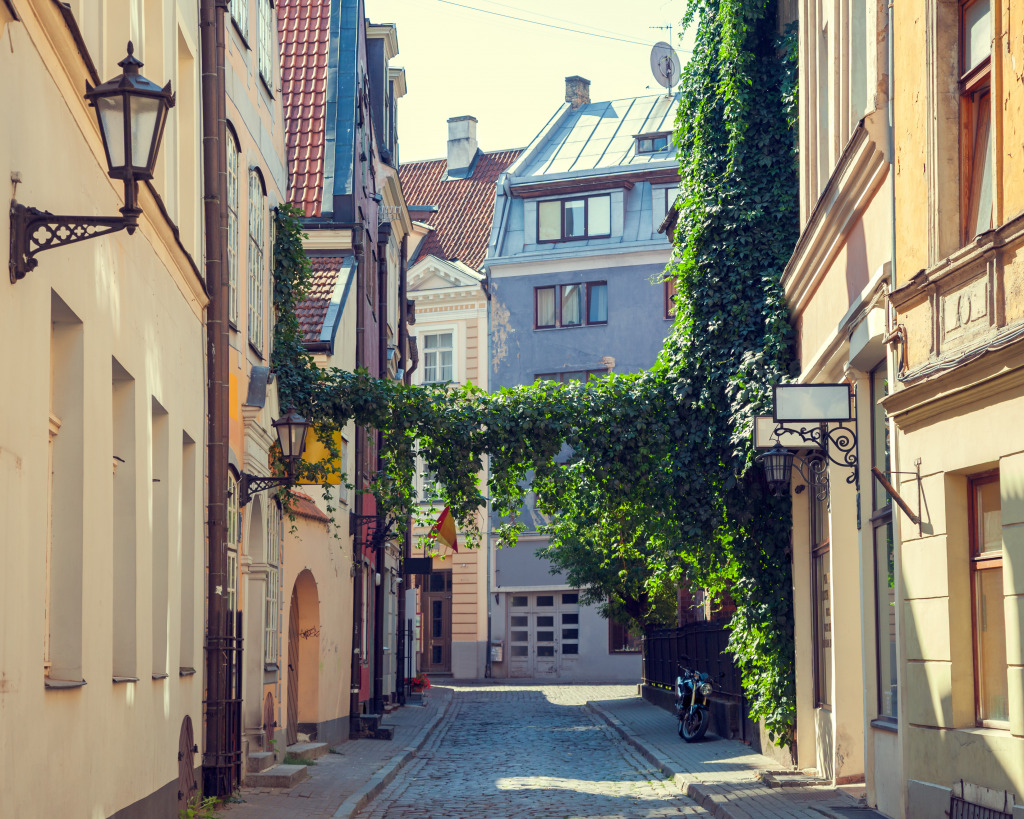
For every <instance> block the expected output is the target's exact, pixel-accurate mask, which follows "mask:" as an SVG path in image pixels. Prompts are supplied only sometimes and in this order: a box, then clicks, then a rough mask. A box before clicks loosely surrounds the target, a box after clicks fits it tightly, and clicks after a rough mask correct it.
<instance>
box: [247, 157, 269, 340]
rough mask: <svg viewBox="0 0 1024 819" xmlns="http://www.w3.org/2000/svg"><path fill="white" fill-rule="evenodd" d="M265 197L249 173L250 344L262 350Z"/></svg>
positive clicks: (254, 173)
mask: <svg viewBox="0 0 1024 819" xmlns="http://www.w3.org/2000/svg"><path fill="white" fill-rule="evenodd" d="M266 210H267V207H266V194H265V193H264V192H263V180H261V179H260V175H259V172H258V171H257V170H255V169H253V170H251V171H249V287H248V297H249V325H248V327H249V343H250V344H251V345H252V346H253V347H255V348H256V349H257V350H258V351H262V349H263V278H264V276H265V275H266V274H265V271H264V268H263V242H264V239H265V235H266V230H265V227H266V218H267V214H266Z"/></svg>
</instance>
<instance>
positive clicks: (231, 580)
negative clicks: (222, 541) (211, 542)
mask: <svg viewBox="0 0 1024 819" xmlns="http://www.w3.org/2000/svg"><path fill="white" fill-rule="evenodd" d="M226 566H227V569H226V573H227V580H226V582H225V584H224V586H225V588H224V593H225V596H226V597H227V601H228V612H229V613H231V614H234V613H235V612H236V611H238V550H237V549H232V548H231V547H230V546H229V547H228V559H227V564H226Z"/></svg>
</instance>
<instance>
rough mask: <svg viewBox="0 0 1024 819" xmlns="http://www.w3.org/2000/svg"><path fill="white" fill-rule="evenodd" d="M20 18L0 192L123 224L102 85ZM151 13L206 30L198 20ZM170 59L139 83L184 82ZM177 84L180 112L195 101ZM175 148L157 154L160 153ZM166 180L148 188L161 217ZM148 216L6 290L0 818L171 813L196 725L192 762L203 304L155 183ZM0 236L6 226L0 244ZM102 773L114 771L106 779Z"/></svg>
mask: <svg viewBox="0 0 1024 819" xmlns="http://www.w3.org/2000/svg"><path fill="white" fill-rule="evenodd" d="M151 5H153V4H151ZM16 6H17V10H18V12H19V15H20V16H21V18H22V19H21V21H20V22H8V23H7V25H6V27H5V30H4V41H5V47H4V48H3V49H0V75H2V76H3V77H4V78H5V82H4V83H2V84H0V101H2V104H3V106H4V109H5V110H7V111H10V112H20V113H19V114H18V115H14V116H10V117H8V118H7V119H6V121H5V127H4V128H3V129H2V133H0V167H2V168H3V172H4V174H5V178H8V177H9V175H10V174H11V173H18V174H20V177H21V180H22V181H21V184H20V185H18V190H17V194H16V195H17V199H18V200H19V201H20V202H22V203H24V204H27V205H31V206H35V207H40V208H44V209H48V210H52V211H54V212H57V213H66V214H76V215H103V216H115V215H117V211H118V208H119V207H121V205H122V204H123V200H122V197H123V189H122V186H121V183H114V182H113V181H112V180H110V179H109V178H108V176H107V174H106V165H105V161H104V159H103V155H102V148H101V144H100V139H99V133H98V130H97V128H96V125H95V120H94V118H93V113H92V111H91V110H90V109H89V108H88V107H87V105H86V103H85V101H84V100H83V99H82V96H81V94H82V91H83V90H84V88H85V81H86V79H90V80H91V81H92V82H94V83H95V81H96V78H94V77H93V78H90V77H89V76H88V73H87V68H86V63H85V61H84V59H83V58H82V56H81V55H80V53H79V51H78V49H77V47H76V45H75V43H74V40H73V38H72V36H71V33H70V31H69V29H68V27H67V24H66V23H65V21H64V19H63V18H62V17H61V15H60V14H59V11H58V9H57V7H56V4H53V3H49V2H34V0H28V1H27V2H18V3H17V4H16ZM76 6H78V7H79V8H78V11H79V12H83V11H84V10H85V7H82V6H81V4H76ZM156 6H157V7H158V8H160V9H161V10H162V13H165V14H166V16H167V17H168V18H170V17H171V16H175V17H176V19H177V20H178V22H179V24H180V26H181V29H179V30H183V31H185V32H187V33H188V35H189V36H190V37H191V36H194V35H195V34H196V33H197V28H196V21H195V14H194V10H193V9H192V7H191V6H188V4H182V5H181V7H180V8H179V7H178V4H176V3H171V2H167V3H160V4H156ZM112 21H113V18H112V17H111V16H110V15H108V14H106V9H105V8H103V4H98V5H97V6H90V7H89V9H88V15H87V16H86V17H85V18H84V19H83V18H81V17H80V22H81V23H82V28H83V31H84V34H85V42H86V44H87V46H88V48H89V51H90V54H91V56H92V59H93V60H94V61H95V62H96V65H97V68H98V71H99V73H100V74H101V79H106V78H108V77H110V76H112V75H114V74H116V73H117V71H118V70H119V69H117V67H116V65H115V64H114V63H116V61H117V60H118V59H121V58H122V57H123V47H124V42H123V41H125V40H127V37H126V36H124V33H123V32H119V31H118V32H115V34H116V36H115V34H111V35H110V37H111V38H113V39H110V40H109V42H110V45H109V48H108V47H106V46H105V45H102V46H101V44H102V43H106V42H108V41H107V40H104V39H103V37H101V36H100V30H101V28H102V26H103V24H105V23H112ZM146 35H147V44H146V46H145V48H147V49H149V50H150V52H151V53H152V52H153V51H155V50H156V49H157V47H156V46H155V45H153V44H154V43H162V44H167V43H172V42H174V38H175V36H176V32H174V31H172V30H167V29H162V28H161V27H160V25H159V24H158V23H157V22H155V21H154V23H153V24H152V26H147V29H146ZM104 36H105V35H104ZM115 41H116V42H118V43H119V45H118V46H117V47H116V48H115V47H114V45H113V42H115ZM8 44H9V47H7V45H8ZM115 52H117V53H116V54H115ZM161 65H163V67H161ZM167 65H168V63H163V64H161V63H160V62H159V61H155V64H154V66H153V68H152V73H151V69H150V65H149V64H148V63H147V65H146V67H145V68H144V69H143V70H144V73H146V74H147V75H149V76H151V77H152V78H153V79H154V80H158V81H159V82H161V83H163V82H164V81H166V80H167V79H172V80H174V81H175V84H176V85H177V79H176V77H175V74H174V72H173V71H170V70H168V69H167ZM193 79H194V78H193ZM176 90H178V93H179V98H178V99H179V105H181V100H182V98H183V97H187V91H188V90H189V89H186V88H176ZM192 91H193V92H194V91H195V89H192ZM194 113H195V112H194V111H192V112H189V111H182V110H180V109H179V108H175V109H172V111H171V114H170V117H171V119H172V120H174V121H177V120H178V118H179V117H181V118H182V119H188V116H189V115H190V114H192V115H194ZM169 130H170V129H169ZM175 150H176V146H175V143H174V140H173V139H167V140H165V143H164V147H163V152H162V156H163V157H165V158H166V156H167V155H168V153H170V152H174V151H175ZM189 176H191V173H189ZM187 181H188V180H182V179H178V178H175V179H174V180H173V184H175V185H176V184H178V183H180V182H185V183H187ZM167 183H168V177H167V176H165V177H164V178H163V179H161V178H159V177H158V179H157V180H156V184H155V186H154V188H155V190H156V191H157V192H158V193H159V194H160V195H161V196H162V197H163V198H164V199H165V201H166V200H167V198H168V189H167V187H166V184H167ZM141 206H142V209H143V215H142V217H141V219H140V226H139V229H138V230H137V231H136V233H135V234H134V235H133V236H128V235H127V234H126V233H124V232H122V233H117V234H113V235H111V236H108V237H103V238H99V239H91V240H89V241H86V242H83V243H81V244H76V245H71V246H68V247H65V248H59V249H52V250H49V251H46V252H45V253H42V254H41V255H40V256H39V258H38V261H39V266H38V268H37V269H35V270H34V271H31V272H30V273H29V274H28V275H27V276H26V278H24V279H23V280H21V281H19V282H18V283H17V284H14V285H12V284H9V283H6V282H5V284H3V285H0V287H2V289H3V290H4V293H3V296H2V297H0V342H2V344H3V346H4V349H5V350H6V351H7V352H6V354H5V355H4V357H3V363H2V364H0V377H2V379H3V383H4V385H5V388H4V390H5V395H6V398H5V400H4V401H3V402H0V520H2V521H3V534H2V536H0V558H2V560H3V564H4V567H5V569H4V572H3V573H2V574H0V631H2V633H3V635H4V637H3V640H2V642H0V738H2V742H0V794H3V797H2V803H3V807H2V812H3V813H4V814H5V815H10V816H33V815H36V814H37V812H38V809H39V800H40V799H41V798H43V795H45V801H46V804H47V810H49V811H51V812H54V813H59V814H64V815H68V816H71V815H89V816H101V817H103V816H110V815H112V814H114V813H116V812H117V811H119V810H121V809H123V808H126V807H128V806H130V805H133V804H137V803H140V802H143V800H149V801H147V802H145V804H146V805H147V806H148V807H147V810H149V815H153V816H162V815H175V813H176V810H177V808H176V804H177V788H178V771H179V763H178V756H177V754H178V740H179V730H180V728H181V725H182V721H183V719H184V718H185V717H186V715H187V716H190V717H191V720H192V725H193V729H194V738H195V742H196V743H198V745H199V747H200V751H201V749H202V743H203V733H202V677H201V669H202V665H203V655H202V645H203V640H202V634H203V611H204V605H203V601H204V595H203V578H204V572H203V567H204V558H203V555H204V547H203V543H204V539H203V521H204V519H205V515H204V513H203V502H204V492H203V487H204V480H203V475H204V449H203V447H204V440H205V414H204V391H203V384H204V383H205V377H204V335H203V323H202V319H203V309H204V307H205V305H206V296H205V294H204V291H203V286H202V283H201V281H200V279H199V277H198V273H197V271H196V269H195V267H194V266H193V264H192V261H191V260H190V258H189V256H188V255H187V252H191V250H192V249H193V248H194V247H195V245H189V244H187V243H186V244H185V245H184V246H183V245H182V244H180V243H179V242H178V241H177V240H176V239H175V236H174V233H173V229H174V224H173V223H171V222H168V221H166V220H165V219H164V218H163V217H162V216H161V215H160V210H159V207H158V205H157V202H156V200H155V199H154V197H153V195H152V194H151V192H150V190H149V188H148V187H146V186H142V190H141ZM173 216H174V214H173V213H172V218H173ZM178 227H181V226H180V225H179V226H178ZM8 231H9V222H8V220H6V219H5V220H3V221H2V225H0V246H2V247H4V248H7V247H8V241H9V233H8ZM185 235H186V234H185V231H182V236H183V238H184V237H185ZM52 322H56V324H55V325H54V324H52ZM51 392H52V403H51ZM51 412H52V413H53V414H54V415H55V416H56V418H58V419H59V429H58V430H57V432H56V437H55V438H54V443H53V447H54V449H53V453H54V454H53V479H52V490H51V489H50V488H49V487H50V480H49V475H48V472H49V467H48V452H47V449H48V434H49V433H48V426H49V423H50V422H49V419H50V416H51ZM55 426H57V425H56V424H55ZM112 456H113V457H112ZM115 458H116V460H115ZM115 467H116V469H115ZM51 509H52V534H49V533H48V522H49V521H50V518H51ZM48 555H49V566H48V565H47V563H48ZM47 622H48V623H49V629H47ZM47 636H48V642H49V653H50V660H51V662H52V665H51V666H50V670H49V687H47V676H46V674H45V671H44V643H45V641H46V640H47ZM193 669H198V670H199V671H200V673H198V674H197V673H194V672H193ZM115 676H117V677H119V678H122V679H123V681H120V682H115V681H114V677H115ZM125 678H137V679H135V680H130V679H125ZM57 686H72V687H57ZM98 759H101V760H102V764H103V765H104V766H106V767H107V768H108V769H110V770H116V771H117V772H118V775H117V776H97V775H96V767H95V766H96V765H97V760H98ZM43 761H45V762H43ZM200 761H201V755H200V754H196V755H195V756H194V759H193V762H194V765H195V766H198V765H199V764H200ZM161 789H162V790H161Z"/></svg>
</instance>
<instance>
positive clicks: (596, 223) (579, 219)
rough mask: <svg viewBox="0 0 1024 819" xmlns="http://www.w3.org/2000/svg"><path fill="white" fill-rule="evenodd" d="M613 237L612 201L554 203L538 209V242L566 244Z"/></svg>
mask: <svg viewBox="0 0 1024 819" xmlns="http://www.w3.org/2000/svg"><path fill="white" fill-rule="evenodd" d="M610 235H611V197H610V196H609V195H608V194H602V195H600V196H581V197H578V198H574V199H552V200H549V201H547V202H540V203H538V205H537V241H539V242H564V241H569V240H572V239H594V238H599V237H605V236H610Z"/></svg>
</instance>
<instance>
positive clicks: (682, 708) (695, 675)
mask: <svg viewBox="0 0 1024 819" xmlns="http://www.w3.org/2000/svg"><path fill="white" fill-rule="evenodd" d="M710 694H711V679H710V678H709V677H708V675H707V674H702V673H701V672H699V671H691V670H690V669H688V668H680V673H679V676H678V677H676V716H677V717H678V718H679V736H681V737H682V738H683V739H684V740H686V741H687V742H696V741H697V740H698V739H700V738H701V737H703V736H704V734H706V733H707V730H708V723H709V722H710V721H711V715H710V714H709V713H708V696H710Z"/></svg>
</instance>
